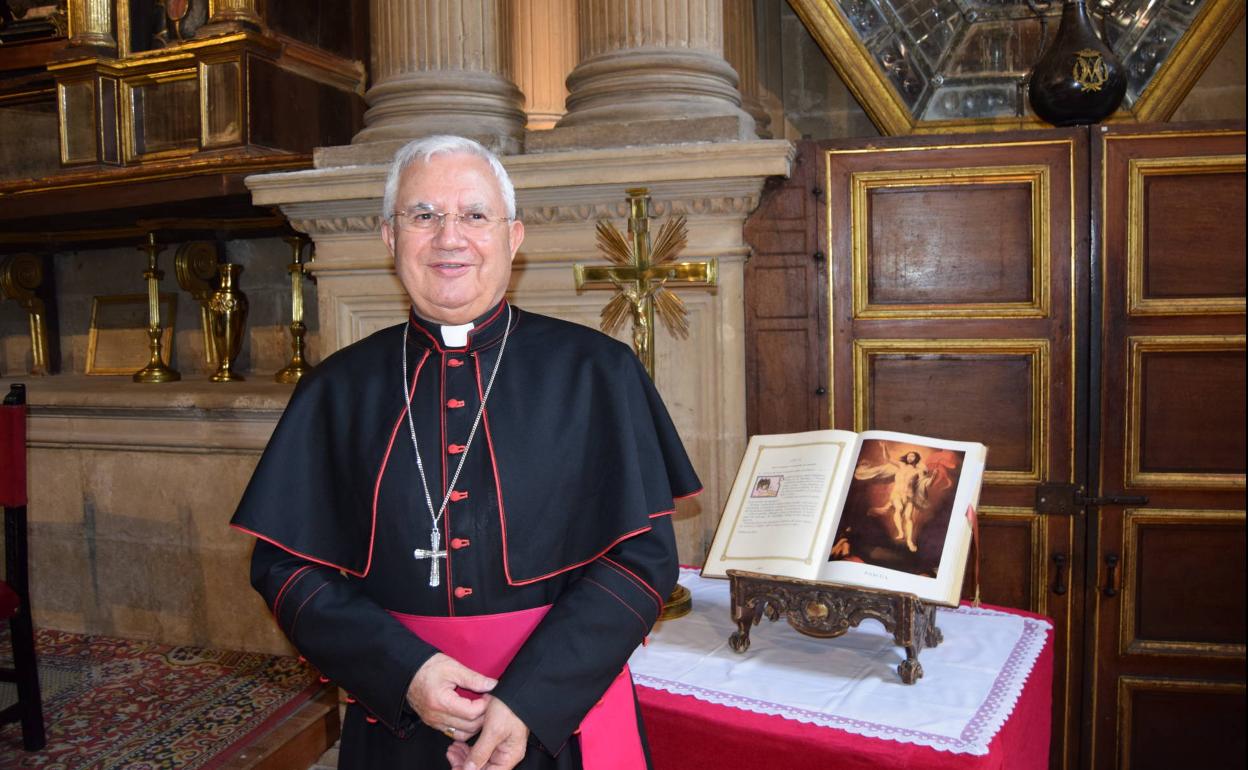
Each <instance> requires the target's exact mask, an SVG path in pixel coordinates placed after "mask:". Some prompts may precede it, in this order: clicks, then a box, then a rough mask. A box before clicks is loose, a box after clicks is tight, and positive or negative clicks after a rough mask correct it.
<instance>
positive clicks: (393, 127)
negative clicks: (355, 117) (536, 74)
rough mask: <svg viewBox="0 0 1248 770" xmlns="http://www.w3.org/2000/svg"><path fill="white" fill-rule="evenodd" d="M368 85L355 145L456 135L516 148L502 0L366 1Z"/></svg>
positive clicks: (517, 109)
mask: <svg viewBox="0 0 1248 770" xmlns="http://www.w3.org/2000/svg"><path fill="white" fill-rule="evenodd" d="M369 13H370V14H371V16H370V19H369V25H370V38H371V42H372V77H373V86H372V87H371V88H370V89H368V92H367V93H366V94H365V95H364V98H365V100H366V101H367V102H368V111H367V112H366V113H364V129H363V130H362V131H360V133H358V134H356V135H355V138H354V139H352V140H351V141H352V144H363V143H369V142H389V143H397V142H401V141H406V140H409V139H413V138H415V137H418V136H423V135H427V134H436V133H453V134H463V135H467V136H471V137H473V138H474V139H477V140H479V141H481V142H482V143H484V144H486V145H487V146H490V147H491V148H493V149H495V150H498V151H501V152H504V153H510V152H516V151H518V150H519V149H520V140H521V137H522V136H523V131H524V119H525V116H524V110H523V109H522V107H521V105H522V104H523V97H522V96H521V94H520V91H519V89H517V88H516V86H515V84H514V83H512V81H511V79H510V71H511V66H510V65H511V62H510V58H511V57H510V55H509V53H510V52H509V47H510V43H511V40H510V34H509V24H508V13H507V3H506V0H370V3H369Z"/></svg>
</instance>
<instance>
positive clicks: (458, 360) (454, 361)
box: [446, 358, 464, 366]
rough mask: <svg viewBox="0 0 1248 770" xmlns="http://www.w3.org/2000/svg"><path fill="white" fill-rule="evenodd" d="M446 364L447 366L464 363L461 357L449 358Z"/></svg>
mask: <svg viewBox="0 0 1248 770" xmlns="http://www.w3.org/2000/svg"><path fill="white" fill-rule="evenodd" d="M446 365H447V366H463V365H464V359H462V358H452V359H449V360H448V361H447V362H446Z"/></svg>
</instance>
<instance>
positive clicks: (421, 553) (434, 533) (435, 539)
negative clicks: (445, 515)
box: [412, 524, 446, 588]
mask: <svg viewBox="0 0 1248 770" xmlns="http://www.w3.org/2000/svg"><path fill="white" fill-rule="evenodd" d="M441 544H442V531H441V530H440V529H438V525H437V524H434V525H433V529H431V530H429V550H428V551H426V550H425V549H424V548H417V549H416V550H414V551H412V558H414V559H428V560H429V586H430V587H431V588H436V587H437V586H438V584H439V583H441V582H442V574H441V571H440V570H439V566H440V565H439V564H438V559H445V558H446V550H445V549H443V550H441V551H439V550H438V546H439V545H441Z"/></svg>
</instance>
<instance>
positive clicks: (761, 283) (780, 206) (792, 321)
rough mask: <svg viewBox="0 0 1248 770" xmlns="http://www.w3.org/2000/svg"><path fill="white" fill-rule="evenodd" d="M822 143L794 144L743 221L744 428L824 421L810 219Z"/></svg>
mask: <svg viewBox="0 0 1248 770" xmlns="http://www.w3.org/2000/svg"><path fill="white" fill-rule="evenodd" d="M820 159H821V150H820V148H819V145H818V144H816V143H815V142H802V143H800V144H799V145H798V151H797V155H796V157H795V158H794V160H793V170H792V173H791V174H790V175H789V177H788V178H787V179H782V178H779V177H774V178H772V179H769V180H768V184H767V186H766V188H765V189H764V191H763V196H762V199H761V201H760V203H759V206H758V208H757V209H755V210H754V212H753V213H752V214H751V215H750V217H749V219H748V220H747V221H746V223H745V239H746V242H747V243H749V244H750V251H751V253H750V259H749V261H748V262H746V265H745V339H746V346H745V347H746V349H745V393H746V408H745V414H746V426H745V427H746V431H747V432H748V434H749V435H751V436H754V435H758V434H772V433H797V432H800V431H804V430H815V429H817V428H826V427H828V393H827V379H828V378H827V370H828V355H827V349H828V346H827V339H828V332H827V309H826V308H827V273H826V266H827V259H826V258H825V256H824V251H823V247H822V246H821V245H820V244H819V234H818V231H817V228H816V226H815V221H816V220H817V219H819V215H820V213H821V211H822V206H823V190H822V188H821V187H820V184H821V183H820V182H819V180H818V172H819V169H820Z"/></svg>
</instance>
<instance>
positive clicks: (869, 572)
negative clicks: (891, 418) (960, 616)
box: [820, 431, 987, 603]
mask: <svg viewBox="0 0 1248 770" xmlns="http://www.w3.org/2000/svg"><path fill="white" fill-rule="evenodd" d="M861 438H862V443H861V447H860V449H859V454H858V458H857V462H856V464H855V466H854V471H853V479H852V481H850V483H849V489H848V492H847V494H846V498H845V503H844V509H843V511H842V514H841V517H840V520H839V522H838V526H837V531H836V533H835V535H834V536H833V538H832V548H831V549H830V552H829V554H828V557H827V564H826V566H825V567H824V568H823V569H822V570H821V572H820V578H821V579H823V580H828V581H831V582H838V583H847V584H850V585H860V586H869V587H872V588H881V589H886V590H890V591H901V592H905V593H913V594H916V595H918V596H920V597H922V598H925V599H928V600H930V601H939V602H942V603H956V602H957V598H958V593H959V591H960V590H961V587H962V576H963V572H964V569H965V565H966V556H967V552H968V549H969V547H970V538H971V522H970V520H969V519H968V518H967V515H966V514H967V509H968V507H969V506H972V505H975V504H976V503H977V501H978V498H979V488H980V484H981V481H982V477H983V470H984V461H985V459H986V453H987V449H986V447H984V446H983V445H982V444H975V443H970V442H958V441H945V440H941V439H932V438H925V437H922V436H912V435H908V434H903V433H890V432H885V431H867V432H864V433H863V434H862V435H861Z"/></svg>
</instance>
